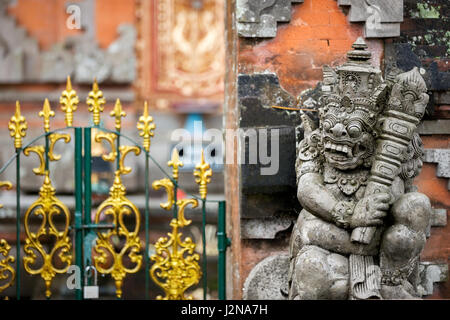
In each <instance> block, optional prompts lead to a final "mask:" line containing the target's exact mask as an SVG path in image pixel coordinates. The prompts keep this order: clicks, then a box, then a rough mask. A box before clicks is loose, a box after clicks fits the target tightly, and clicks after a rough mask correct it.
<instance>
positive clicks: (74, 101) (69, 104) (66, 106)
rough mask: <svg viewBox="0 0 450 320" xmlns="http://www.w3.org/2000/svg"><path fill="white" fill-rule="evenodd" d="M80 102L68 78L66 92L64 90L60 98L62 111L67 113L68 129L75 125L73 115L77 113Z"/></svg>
mask: <svg viewBox="0 0 450 320" xmlns="http://www.w3.org/2000/svg"><path fill="white" fill-rule="evenodd" d="M79 102H80V100H79V99H78V96H77V93H76V91H75V90H73V89H72V82H71V81H70V76H68V77H67V83H66V90H64V91H63V92H62V94H61V97H60V98H59V103H60V104H61V109H62V111H64V112H65V113H66V117H65V122H66V126H67V127H71V126H72V124H73V113H74V112H75V111H77V106H78V103H79Z"/></svg>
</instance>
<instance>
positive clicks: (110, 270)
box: [94, 146, 142, 298]
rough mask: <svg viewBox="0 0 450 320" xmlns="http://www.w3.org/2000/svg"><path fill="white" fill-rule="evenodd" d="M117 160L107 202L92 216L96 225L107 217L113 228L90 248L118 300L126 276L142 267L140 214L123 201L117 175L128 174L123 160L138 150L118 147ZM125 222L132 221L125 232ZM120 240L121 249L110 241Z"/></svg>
mask: <svg viewBox="0 0 450 320" xmlns="http://www.w3.org/2000/svg"><path fill="white" fill-rule="evenodd" d="M120 151H121V159H120V169H119V170H116V172H115V178H114V184H113V186H112V187H111V189H110V193H109V198H108V199H106V200H105V201H104V202H103V203H102V204H101V205H100V206H99V208H98V209H97V212H96V214H95V223H99V222H100V220H101V219H102V218H103V217H105V218H106V217H108V216H109V217H111V218H112V223H113V224H114V225H115V226H116V228H114V229H112V230H108V231H106V232H98V233H97V236H98V238H97V241H96V244H95V247H94V250H95V253H97V255H96V256H94V263H95V267H96V268H97V270H98V271H99V272H100V273H103V274H111V276H112V278H113V279H114V281H115V284H116V296H117V297H118V298H121V297H122V282H123V279H124V278H125V277H126V275H127V274H130V273H136V272H138V271H139V269H140V268H141V265H142V254H140V252H141V249H142V247H141V240H140V238H139V228H140V223H141V222H140V221H141V214H140V213H139V209H138V208H137V207H136V206H135V205H134V204H133V203H132V202H131V201H130V200H128V198H127V197H126V188H125V186H124V185H123V183H122V179H121V175H122V174H126V173H129V172H131V168H126V167H124V165H123V162H124V159H125V156H126V155H127V154H128V153H129V152H131V151H134V152H135V154H136V155H138V154H139V153H140V149H139V148H138V147H131V146H122V147H120ZM125 216H126V217H127V218H134V221H135V226H134V229H133V230H129V229H128V227H127V225H126V224H125V222H124V218H125ZM118 237H124V243H123V245H122V247H121V248H117V246H116V245H114V239H117V238H118ZM126 256H128V258H129V260H130V262H131V263H132V264H134V266H133V267H130V268H129V267H127V266H126V265H125V263H124V258H125V257H126Z"/></svg>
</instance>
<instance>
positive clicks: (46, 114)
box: [39, 99, 55, 132]
mask: <svg viewBox="0 0 450 320" xmlns="http://www.w3.org/2000/svg"><path fill="white" fill-rule="evenodd" d="M54 116H55V111H53V110H52V109H51V107H50V102H48V99H45V102H44V106H43V107H42V111H40V112H39V117H42V118H44V130H45V132H49V131H50V117H54Z"/></svg>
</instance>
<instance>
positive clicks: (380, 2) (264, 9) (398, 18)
mask: <svg viewBox="0 0 450 320" xmlns="http://www.w3.org/2000/svg"><path fill="white" fill-rule="evenodd" d="M291 2H292V3H294V2H297V3H302V2H303V1H302V0H297V1H290V0H265V1H258V0H238V1H237V6H236V16H237V29H238V34H239V36H241V37H249V38H273V37H275V36H276V34H277V22H287V21H289V20H290V18H291ZM338 4H339V5H340V6H350V11H349V21H350V22H365V32H366V37H367V38H389V37H397V36H399V35H400V22H402V21H403V0H397V1H391V0H374V1H372V2H371V3H370V5H369V4H368V3H366V2H364V1H360V0H346V1H340V0H339V1H338Z"/></svg>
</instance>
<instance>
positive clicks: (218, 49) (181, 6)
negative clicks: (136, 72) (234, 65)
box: [155, 0, 225, 97]
mask: <svg viewBox="0 0 450 320" xmlns="http://www.w3.org/2000/svg"><path fill="white" fill-rule="evenodd" d="M155 18H156V26H157V32H156V38H157V39H156V41H157V46H156V48H155V49H156V55H157V61H158V63H157V64H156V65H155V68H156V70H155V71H156V73H157V75H158V76H157V78H156V82H157V87H158V90H161V91H171V92H179V93H181V95H183V96H188V97H190V96H209V95H213V94H217V93H220V92H222V91H223V77H224V74H225V43H224V41H223V34H224V23H223V20H224V4H223V1H217V0H193V1H180V0H159V1H156V15H155Z"/></svg>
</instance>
